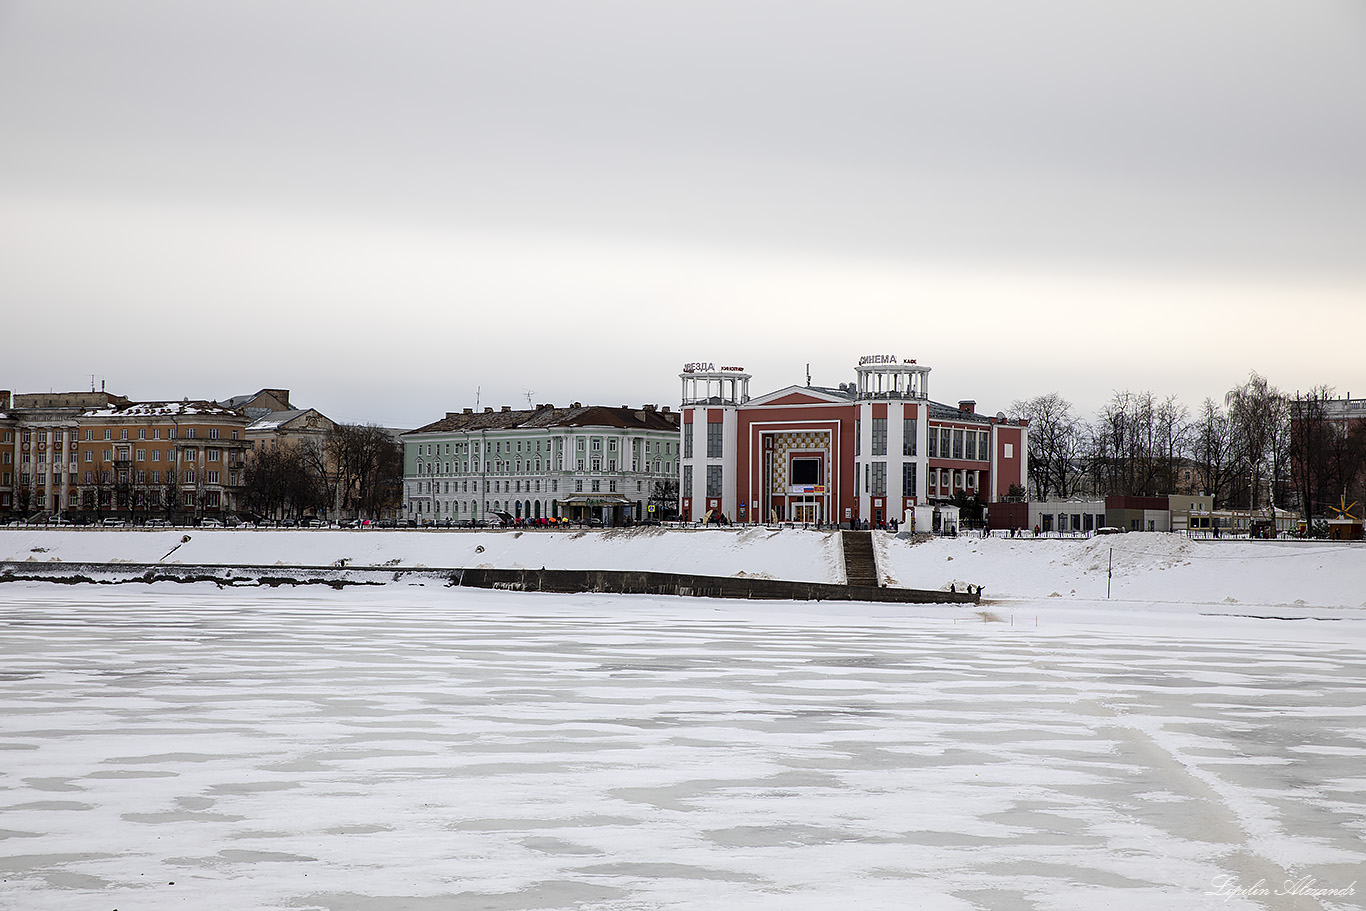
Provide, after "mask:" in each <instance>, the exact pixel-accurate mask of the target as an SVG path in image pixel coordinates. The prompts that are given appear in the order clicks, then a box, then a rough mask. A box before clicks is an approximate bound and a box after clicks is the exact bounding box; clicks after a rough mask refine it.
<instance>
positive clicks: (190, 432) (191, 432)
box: [185, 427, 194, 440]
mask: <svg viewBox="0 0 1366 911" xmlns="http://www.w3.org/2000/svg"><path fill="white" fill-rule="evenodd" d="M185 439H187V440H193V439H194V428H193V427H190V428H187V429H186V431H185Z"/></svg>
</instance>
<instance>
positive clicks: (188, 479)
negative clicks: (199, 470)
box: [185, 468, 194, 484]
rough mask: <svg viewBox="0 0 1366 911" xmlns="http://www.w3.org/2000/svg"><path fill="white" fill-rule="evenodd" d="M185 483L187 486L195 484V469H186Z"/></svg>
mask: <svg viewBox="0 0 1366 911" xmlns="http://www.w3.org/2000/svg"><path fill="white" fill-rule="evenodd" d="M185 483H186V484H193V483H194V469H193V468H187V469H185Z"/></svg>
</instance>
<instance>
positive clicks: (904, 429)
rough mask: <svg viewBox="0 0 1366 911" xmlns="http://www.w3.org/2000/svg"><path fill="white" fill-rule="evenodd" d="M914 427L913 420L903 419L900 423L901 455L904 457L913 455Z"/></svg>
mask: <svg viewBox="0 0 1366 911" xmlns="http://www.w3.org/2000/svg"><path fill="white" fill-rule="evenodd" d="M915 437H916V427H915V418H903V419H902V421H901V454H902V455H904V456H913V455H915Z"/></svg>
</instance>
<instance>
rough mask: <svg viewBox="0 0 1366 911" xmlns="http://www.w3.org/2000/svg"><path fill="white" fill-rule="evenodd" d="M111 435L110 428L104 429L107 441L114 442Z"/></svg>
mask: <svg viewBox="0 0 1366 911" xmlns="http://www.w3.org/2000/svg"><path fill="white" fill-rule="evenodd" d="M110 433H111V432H110V430H109V428H107V427H106V428H105V429H104V438H105V439H106V440H112V439H113V437H112V436H111V435H110Z"/></svg>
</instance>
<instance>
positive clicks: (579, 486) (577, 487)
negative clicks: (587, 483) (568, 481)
mask: <svg viewBox="0 0 1366 911" xmlns="http://www.w3.org/2000/svg"><path fill="white" fill-rule="evenodd" d="M574 493H583V482H582V481H575V482H574Z"/></svg>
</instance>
